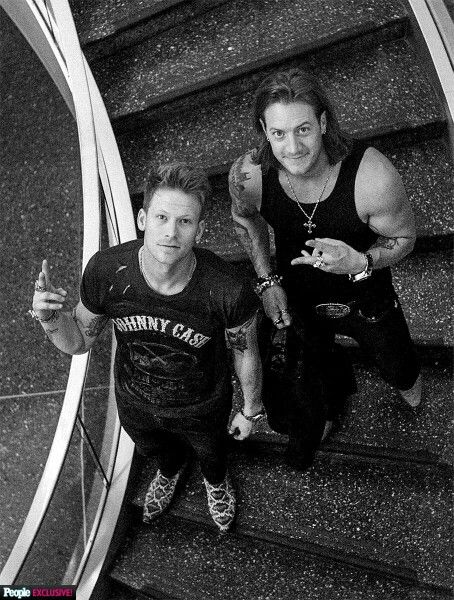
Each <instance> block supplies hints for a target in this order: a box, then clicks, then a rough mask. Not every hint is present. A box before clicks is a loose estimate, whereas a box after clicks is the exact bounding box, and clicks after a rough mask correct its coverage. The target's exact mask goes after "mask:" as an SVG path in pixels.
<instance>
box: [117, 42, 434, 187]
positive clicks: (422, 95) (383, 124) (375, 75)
mask: <svg viewBox="0 0 454 600" xmlns="http://www.w3.org/2000/svg"><path fill="white" fill-rule="evenodd" d="M315 71H316V72H318V75H319V77H320V79H321V80H322V82H323V84H324V86H325V87H326V89H327V92H328V93H329V95H331V96H332V97H333V98H334V100H335V102H336V104H338V105H339V107H340V108H339V110H338V116H339V120H340V123H341V126H342V128H344V129H345V130H346V131H348V132H349V133H351V134H352V135H355V136H359V137H365V138H368V139H370V138H373V137H376V136H378V135H384V134H392V135H396V132H399V131H401V130H407V129H409V128H411V129H413V130H418V129H419V130H421V131H422V134H421V137H423V138H425V139H426V137H427V135H428V132H427V130H426V129H427V128H429V130H430V128H433V126H434V125H435V126H437V125H439V124H440V123H443V122H444V121H443V116H442V113H441V108H440V106H439V105H438V103H437V101H436V97H435V95H434V92H433V90H432V88H431V86H430V85H429V83H428V81H427V80H426V79H424V78H423V77H422V74H421V70H420V68H419V66H418V65H417V61H416V57H415V55H414V51H413V50H412V48H411V47H410V45H409V44H408V42H406V41H405V40H398V41H394V42H389V43H386V44H383V45H380V46H378V47H376V48H372V49H369V50H368V51H364V52H363V53H361V54H360V55H359V56H358V55H354V56H352V55H342V58H340V57H337V59H335V60H333V61H332V62H330V63H327V64H325V65H323V68H321V69H316V70H315ZM365 98H367V103H365V100H364V99H365ZM252 100H253V93H252V91H247V92H245V93H241V94H238V95H235V96H228V97H225V98H223V99H221V100H216V101H215V102H213V103H212V104H208V105H205V104H200V103H199V101H197V105H198V107H199V108H198V110H197V111H194V110H193V109H194V104H192V111H190V112H184V113H181V114H177V115H174V116H173V117H169V118H168V119H166V120H163V121H160V122H153V123H152V124H151V125H149V126H141V128H140V129H139V130H134V131H128V132H125V133H123V134H122V135H119V136H118V142H119V147H120V151H121V155H122V158H123V161H124V164H125V169H126V171H127V176H128V181H129V185H130V190H131V193H135V192H136V191H138V190H140V189H141V188H142V185H143V180H144V177H145V176H146V173H147V172H148V170H149V166H150V163H151V162H154V163H159V162H166V161H168V160H171V159H174V158H175V157H178V158H179V159H181V160H189V161H191V162H195V163H199V164H202V165H204V167H205V168H207V169H208V170H209V171H210V172H222V171H225V170H226V167H227V166H228V165H229V164H231V162H232V161H233V160H234V159H235V158H236V157H238V156H239V155H240V154H241V153H243V152H245V151H246V150H247V149H248V148H250V147H252V146H253V145H254V143H255V142H254V140H255V136H254V133H253V130H252V123H251V114H250V113H251V103H252Z"/></svg>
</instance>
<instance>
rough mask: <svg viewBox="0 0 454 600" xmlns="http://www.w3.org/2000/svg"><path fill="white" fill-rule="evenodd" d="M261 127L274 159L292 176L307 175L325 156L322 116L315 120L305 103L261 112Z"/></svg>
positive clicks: (273, 105) (280, 106) (310, 109)
mask: <svg viewBox="0 0 454 600" xmlns="http://www.w3.org/2000/svg"><path fill="white" fill-rule="evenodd" d="M262 127H263V129H264V131H265V133H266V135H267V137H268V139H269V141H270V144H271V149H272V151H273V154H274V156H275V157H276V158H277V160H278V161H279V162H280V163H281V165H282V166H283V167H284V168H285V169H287V171H288V172H289V173H291V174H292V175H310V174H311V172H312V171H313V169H314V167H316V165H317V164H318V161H319V159H320V156H321V155H322V154H325V150H324V146H323V137H322V132H323V131H324V130H325V128H326V115H325V113H323V114H322V115H321V117H320V120H318V119H317V117H316V115H315V111H314V109H313V108H312V106H310V105H309V104H305V103H304V102H292V103H291V104H284V103H282V102H276V103H275V104H271V105H270V106H268V108H267V109H266V110H265V112H264V122H263V121H262Z"/></svg>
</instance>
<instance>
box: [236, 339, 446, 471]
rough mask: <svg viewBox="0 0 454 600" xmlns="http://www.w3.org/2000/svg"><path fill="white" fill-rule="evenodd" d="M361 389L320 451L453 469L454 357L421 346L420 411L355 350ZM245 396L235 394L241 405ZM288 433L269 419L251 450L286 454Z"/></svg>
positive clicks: (403, 465)
mask: <svg viewBox="0 0 454 600" xmlns="http://www.w3.org/2000/svg"><path fill="white" fill-rule="evenodd" d="M350 353H351V354H352V358H353V362H354V366H355V371H356V375H357V380H358V392H357V393H356V394H354V395H353V396H351V397H350V398H349V401H348V403H347V406H346V408H345V413H344V414H343V415H342V418H341V420H340V424H339V427H338V429H337V430H336V431H335V432H334V433H333V434H332V435H331V436H330V438H329V440H328V441H327V442H325V443H324V444H323V445H322V446H321V448H320V451H319V452H320V454H335V455H338V457H339V459H341V458H342V457H343V458H344V459H345V460H350V461H353V462H354V461H357V460H359V461H364V462H370V463H372V462H378V463H381V464H385V463H395V464H400V465H401V468H403V469H405V468H407V466H408V464H411V463H415V464H420V465H426V466H428V467H433V466H435V465H438V466H439V467H440V468H442V469H444V470H445V472H451V474H452V467H453V457H454V427H453V420H452V383H453V382H452V359H448V360H447V359H446V357H443V356H440V355H439V354H438V353H437V351H435V350H431V351H428V350H424V349H422V348H419V354H420V355H421V359H422V363H423V371H422V372H423V377H424V396H423V398H424V400H423V402H422V404H421V406H420V408H418V410H417V411H414V410H412V409H409V408H408V407H407V405H406V404H405V403H404V402H403V401H402V400H401V399H400V396H399V394H398V393H397V392H396V390H394V389H392V388H391V387H390V386H389V385H387V384H386V383H385V382H384V381H383V380H382V379H381V377H380V375H379V373H378V372H377V371H376V370H375V369H374V368H371V366H370V365H367V366H365V365H364V363H363V362H362V359H363V357H362V356H361V355H360V356H358V355H356V352H351V351H350ZM241 406H242V398H240V395H239V394H237V393H236V394H235V409H239V408H240V407H241ZM286 442H287V438H286V436H283V435H278V434H276V433H274V432H272V431H271V430H270V429H269V427H268V425H267V423H264V422H262V423H261V424H260V425H258V426H257V433H255V434H254V435H253V436H252V438H251V439H250V440H248V441H247V442H245V443H244V444H243V445H244V446H245V451H247V452H261V453H274V452H282V451H283V449H284V448H285V445H286Z"/></svg>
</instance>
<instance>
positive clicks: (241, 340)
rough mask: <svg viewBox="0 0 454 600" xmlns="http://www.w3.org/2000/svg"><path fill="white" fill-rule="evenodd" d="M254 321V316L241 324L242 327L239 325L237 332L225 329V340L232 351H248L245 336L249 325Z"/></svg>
mask: <svg viewBox="0 0 454 600" xmlns="http://www.w3.org/2000/svg"><path fill="white" fill-rule="evenodd" d="M254 319H255V314H254V315H253V316H252V317H251V318H250V319H249V320H248V321H246V322H245V323H243V325H241V327H240V328H239V329H238V331H229V330H228V329H227V340H228V342H229V345H230V348H232V350H239V351H240V352H244V351H245V350H247V349H248V342H247V334H248V329H249V327H250V325H251V323H252V322H253V321H254Z"/></svg>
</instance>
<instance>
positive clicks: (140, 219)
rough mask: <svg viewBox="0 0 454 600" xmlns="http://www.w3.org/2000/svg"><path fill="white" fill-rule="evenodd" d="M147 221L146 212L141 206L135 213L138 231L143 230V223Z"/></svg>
mask: <svg viewBox="0 0 454 600" xmlns="http://www.w3.org/2000/svg"><path fill="white" fill-rule="evenodd" d="M146 221H147V213H146V212H145V211H144V209H143V208H141V209H140V210H139V212H138V213H137V227H138V228H139V230H140V231H145V223H146Z"/></svg>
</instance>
